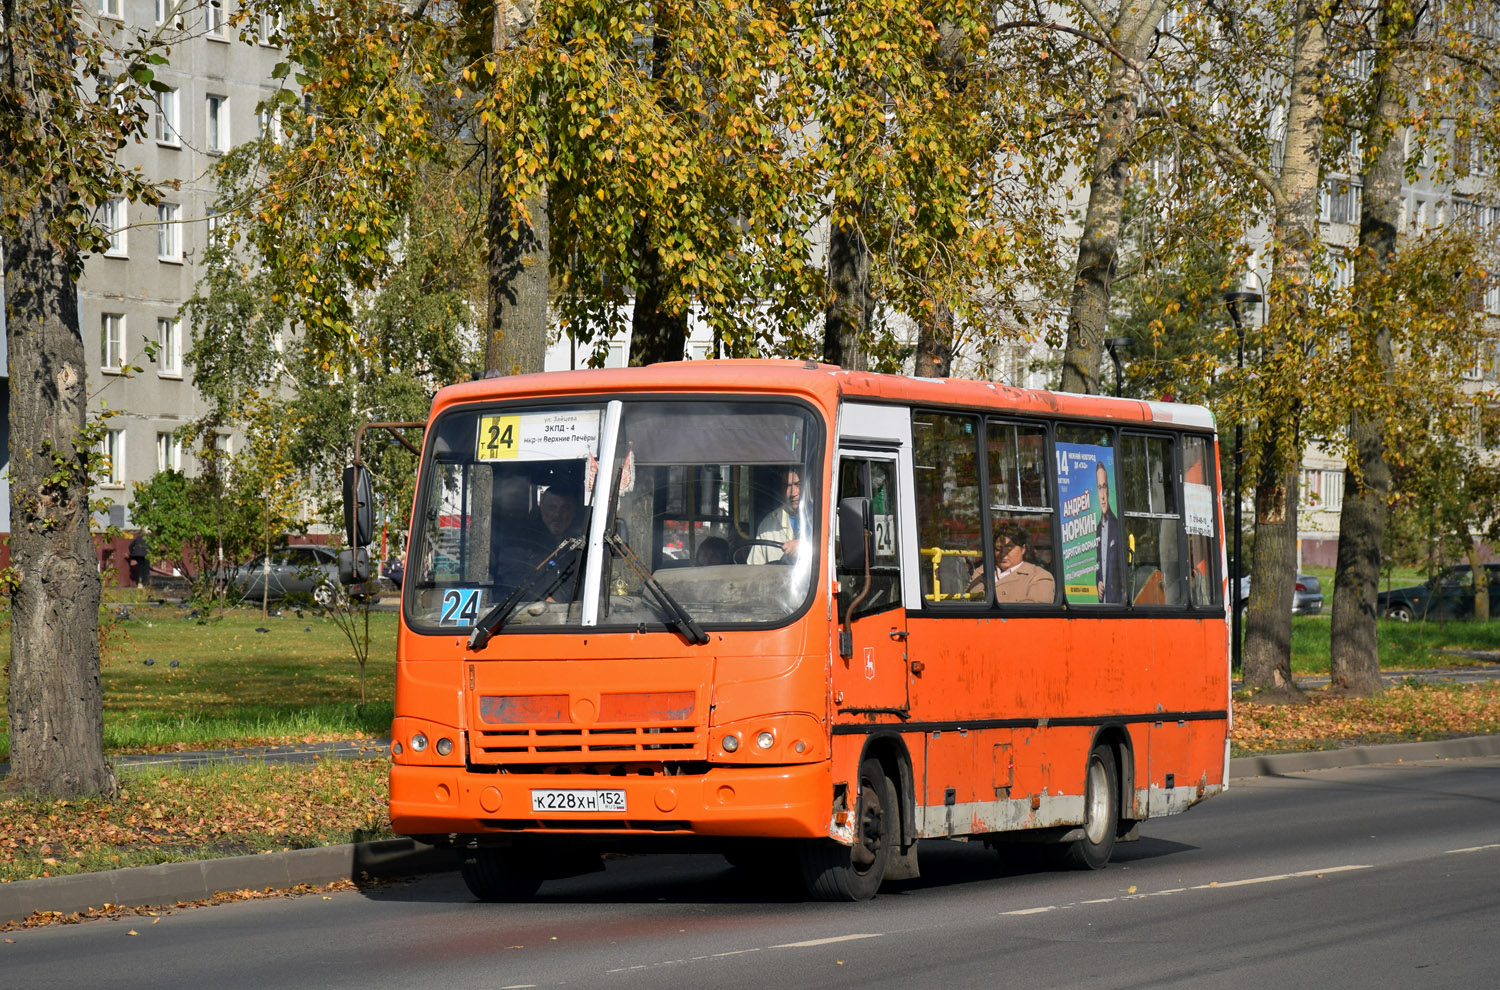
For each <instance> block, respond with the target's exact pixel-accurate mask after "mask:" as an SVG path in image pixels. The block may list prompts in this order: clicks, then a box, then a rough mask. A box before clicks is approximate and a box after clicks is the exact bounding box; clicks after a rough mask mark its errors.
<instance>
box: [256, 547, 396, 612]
mask: <svg viewBox="0 0 1500 990" xmlns="http://www.w3.org/2000/svg"><path fill="white" fill-rule="evenodd" d="M270 559H271V565H270V567H269V569H268V568H267V567H266V555H265V554H257V555H256V557H255V559H254V560H252V561H250V562H249V563H248V564H241V565H240V566H239V567H236V568H234V569H233V570H231V571H230V572H229V575H228V580H229V587H230V589H231V591H233V592H235V593H237V594H239V595H240V596H241V597H242V598H244V599H246V600H247V601H259V600H260V599H261V594H262V589H263V588H266V587H269V593H268V594H267V595H266V597H268V598H270V599H272V600H275V601H280V600H281V599H284V598H291V597H295V596H303V597H306V598H310V599H311V600H312V601H313V602H315V603H317V604H318V605H324V606H327V605H331V604H333V602H334V601H335V600H337V598H338V596H339V595H340V594H341V593H342V594H347V595H348V596H349V597H351V598H355V599H359V598H365V597H368V596H370V595H373V594H374V593H375V585H374V582H370V583H367V584H351V585H348V586H344V585H341V584H339V561H338V555H337V554H336V553H335V552H334V551H333V550H330V549H329V548H328V547H320V546H312V545H303V546H280V547H276V548H274V549H273V550H272V551H271V557H270Z"/></svg>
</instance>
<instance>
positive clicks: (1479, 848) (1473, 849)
mask: <svg viewBox="0 0 1500 990" xmlns="http://www.w3.org/2000/svg"><path fill="white" fill-rule="evenodd" d="M1486 849H1500V842H1492V843H1490V844H1489V845H1487V846H1470V847H1469V848H1467V849H1449V850H1448V852H1447V855H1450V856H1451V855H1453V854H1454V853H1477V852H1484V851H1485V850H1486Z"/></svg>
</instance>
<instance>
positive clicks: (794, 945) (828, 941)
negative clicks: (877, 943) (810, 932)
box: [771, 932, 880, 949]
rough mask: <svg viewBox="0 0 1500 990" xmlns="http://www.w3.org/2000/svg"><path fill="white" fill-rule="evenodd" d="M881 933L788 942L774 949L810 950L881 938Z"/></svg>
mask: <svg viewBox="0 0 1500 990" xmlns="http://www.w3.org/2000/svg"><path fill="white" fill-rule="evenodd" d="M879 937H880V933H879V932H874V933H871V934H869V935H837V936H835V937H833V938H815V939H809V940H808V941H806V942H787V943H786V944H784V945H773V946H771V948H773V949H810V948H812V947H813V946H816V945H832V944H833V943H835V942H854V941H857V940H858V939H862V938H879Z"/></svg>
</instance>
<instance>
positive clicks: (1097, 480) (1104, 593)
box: [1057, 443, 1121, 605]
mask: <svg viewBox="0 0 1500 990" xmlns="http://www.w3.org/2000/svg"><path fill="white" fill-rule="evenodd" d="M1114 491H1115V452H1114V448H1112V447H1100V446H1097V445H1095V444H1083V443H1059V444H1058V445H1057V492H1058V500H1059V501H1060V502H1061V504H1062V561H1063V587H1064V590H1065V592H1066V593H1067V596H1068V601H1069V602H1070V603H1073V604H1078V605H1097V604H1100V603H1107V602H1119V601H1121V596H1120V565H1119V557H1120V522H1119V520H1120V516H1119V511H1118V501H1117V500H1116V498H1115V495H1114Z"/></svg>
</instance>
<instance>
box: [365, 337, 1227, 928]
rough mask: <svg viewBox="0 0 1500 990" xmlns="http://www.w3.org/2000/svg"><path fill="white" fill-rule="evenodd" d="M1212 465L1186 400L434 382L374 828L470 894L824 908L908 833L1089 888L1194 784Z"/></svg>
mask: <svg viewBox="0 0 1500 990" xmlns="http://www.w3.org/2000/svg"><path fill="white" fill-rule="evenodd" d="M1217 464H1218V458H1217V444H1216V439H1215V434H1214V428H1213V422H1212V418H1211V417H1210V415H1209V413H1208V412H1207V410H1205V409H1203V408H1200V407H1193V406H1183V405H1172V404H1165V403H1153V402H1141V401H1133V400H1120V399H1112V398H1103V397H1097V396H1078V395H1064V394H1056V393H1049V392H1037V391H1028V390H1024V389H1019V388H1012V387H1009V386H1006V385H999V384H993V383H989V382H980V381H962V380H929V379H914V378H906V377H899V376H889V375H878V374H867V373H862V372H853V371H846V370H842V369H840V368H837V367H832V366H829V365H820V364H816V363H814V362H796V361H710V362H690V363H678V364H666V365H656V366H652V367H648V368H632V369H622V370H611V371H581V372H559V373H550V374H544V375H526V376H519V377H511V378H497V379H489V380H484V381H476V382H471V383H466V384H461V385H455V386H452V387H450V388H446V389H443V390H442V391H441V392H439V393H438V394H437V396H436V398H435V400H434V402H433V406H432V412H431V416H430V418H429V420H428V423H427V424H426V435H425V442H424V444H423V449H422V460H421V468H420V480H419V484H418V489H417V496H416V501H415V505H414V508H413V516H412V525H411V533H410V539H409V542H408V550H407V562H406V578H405V582H404V587H403V589H402V599H401V623H400V632H399V638H398V641H397V673H396V695H395V720H394V722H393V724H392V727H391V737H392V742H391V755H392V766H391V773H390V810H391V821H392V824H393V826H394V828H395V830H396V831H397V832H398V833H401V834H403V835H409V836H412V837H415V838H417V839H419V840H421V841H423V842H428V843H433V844H436V845H439V846H446V847H455V848H458V849H460V850H462V851H463V852H464V857H465V858H464V866H463V875H464V879H465V880H466V881H467V883H468V886H469V888H470V889H471V890H472V891H473V893H474V894H475V895H476V896H477V897H480V898H483V899H514V898H521V897H529V896H531V895H532V894H534V893H535V892H536V891H537V889H538V888H539V886H540V884H541V883H542V882H543V881H545V880H547V879H549V878H556V877H561V876H567V875H573V874H576V873H578V872H582V871H585V870H587V869H598V868H599V863H600V853H601V851H607V850H619V849H643V848H646V849H663V848H665V849H701V848H705V847H708V848H715V849H718V850H721V851H723V852H724V853H725V854H726V855H728V856H729V857H730V859H731V861H743V860H751V859H754V860H756V861H757V862H762V863H763V862H766V861H767V860H768V859H776V860H779V861H780V862H784V863H786V864H787V865H788V866H789V867H793V866H794V867H795V868H796V869H797V870H798V872H800V875H801V877H802V879H803V880H804V881H805V884H806V886H807V889H808V891H809V893H810V894H811V896H813V897H817V898H823V899H835V900H859V899H864V898H868V897H871V896H873V895H874V894H875V892H876V890H877V889H878V888H879V886H880V884H881V882H882V880H883V879H885V878H890V877H912V876H915V875H917V870H918V864H917V857H916V848H917V842H918V840H920V839H931V838H938V837H948V838H965V839H970V840H981V841H984V842H987V843H990V844H993V845H1002V844H1007V845H1008V844H1011V843H1032V844H1034V845H1033V848H1034V849H1035V851H1037V852H1039V853H1047V854H1052V855H1055V856H1056V857H1057V858H1058V859H1059V860H1060V861H1064V862H1067V863H1071V864H1073V865H1076V866H1080V867H1085V868H1095V869H1098V868H1101V867H1102V866H1104V864H1105V863H1106V862H1107V861H1108V859H1109V857H1110V854H1111V851H1112V850H1113V847H1114V844H1115V842H1116V841H1118V840H1126V839H1131V838H1134V837H1135V836H1136V834H1137V825H1138V823H1140V822H1141V821H1143V820H1145V819H1147V818H1153V817H1157V816H1161V815H1168V814H1174V813H1176V812H1180V811H1183V810H1185V809H1187V808H1188V807H1190V806H1191V805H1193V804H1195V803H1197V802H1198V801H1201V800H1202V799H1203V798H1205V797H1208V796H1210V795H1212V794H1215V793H1217V792H1219V791H1221V790H1223V788H1224V787H1225V786H1226V783H1227V769H1228V743H1227V737H1228V728H1229V691H1230V675H1229V662H1228V626H1227V622H1226V615H1227V612H1226V607H1225V594H1224V558H1223V550H1222V523H1221V512H1220V508H1219V507H1220V499H1219V494H1218V473H1217ZM363 470H364V469H363V468H362V467H361V466H359V464H358V457H357V456H356V466H355V467H353V468H351V469H349V470H348V471H346V497H349V498H351V499H352V501H351V502H350V503H349V510H348V517H349V522H350V529H351V532H350V542H351V543H352V544H354V545H356V546H357V545H360V544H363V543H367V542H368V541H369V505H368V503H369V496H368V477H367V476H364V477H361V473H362V472H363ZM351 479H352V480H351ZM361 526H362V527H363V528H361ZM355 553H356V554H358V553H359V552H358V551H356V552H355ZM359 569H360V567H359V566H355V565H354V564H353V562H352V560H351V561H350V562H349V564H348V566H347V567H346V570H348V571H349V572H350V574H351V576H354V572H356V571H358V570H359Z"/></svg>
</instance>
